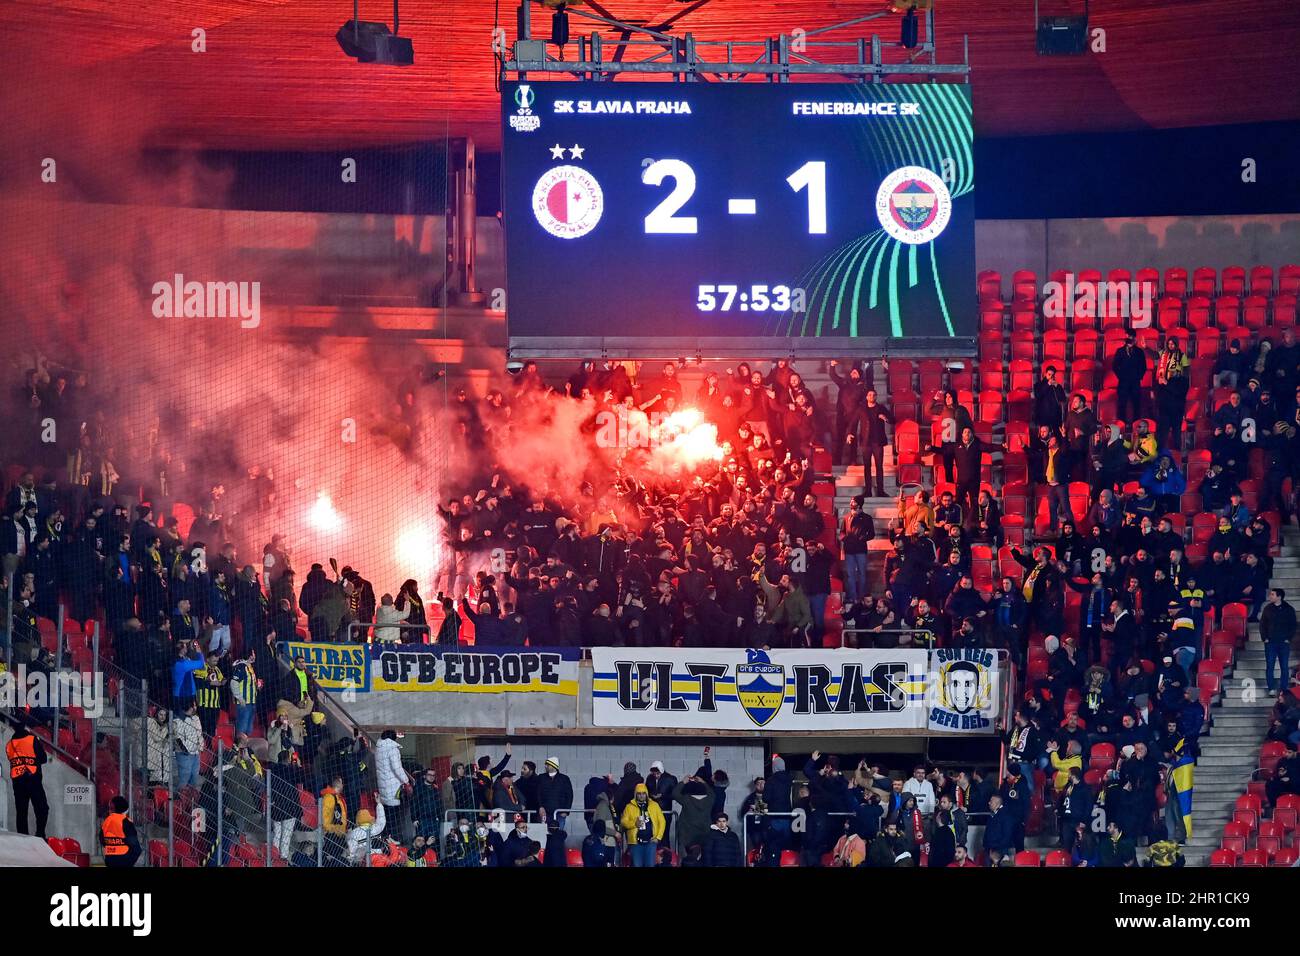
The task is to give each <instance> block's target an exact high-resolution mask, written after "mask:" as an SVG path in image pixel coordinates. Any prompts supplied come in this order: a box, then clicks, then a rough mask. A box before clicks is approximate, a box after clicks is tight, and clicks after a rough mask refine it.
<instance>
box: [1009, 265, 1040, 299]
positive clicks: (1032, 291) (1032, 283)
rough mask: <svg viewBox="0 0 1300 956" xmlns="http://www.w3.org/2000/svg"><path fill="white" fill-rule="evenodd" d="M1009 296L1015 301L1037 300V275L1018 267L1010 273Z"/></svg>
mask: <svg viewBox="0 0 1300 956" xmlns="http://www.w3.org/2000/svg"><path fill="white" fill-rule="evenodd" d="M1011 297H1012V299H1013V300H1014V301H1016V302H1037V301H1038V276H1037V275H1035V274H1034V273H1033V272H1031V271H1030V270H1028V269H1018V270H1017V271H1016V272H1014V273H1012V275H1011Z"/></svg>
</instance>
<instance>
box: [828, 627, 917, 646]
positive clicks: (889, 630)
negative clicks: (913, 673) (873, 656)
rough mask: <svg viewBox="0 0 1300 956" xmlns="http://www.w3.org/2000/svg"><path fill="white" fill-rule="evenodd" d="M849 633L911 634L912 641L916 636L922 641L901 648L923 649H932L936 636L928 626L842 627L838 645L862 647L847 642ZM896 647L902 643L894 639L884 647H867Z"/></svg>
mask: <svg viewBox="0 0 1300 956" xmlns="http://www.w3.org/2000/svg"><path fill="white" fill-rule="evenodd" d="M850 634H854V635H857V634H868V635H869V634H896V635H903V634H910V635H912V638H913V640H914V641H915V640H916V638H917V636H920V638H921V639H922V640H923V641H924V643H920V644H914V645H913V646H912V647H910V648H903V649H904V650H923V651H928V650H932V649H933V648H934V647H935V639H936V637H937V635H936V634H935V633H934V631H931V630H929V629H928V628H918V627H881V628H870V629H867V628H860V627H846V628H844V630H843V631H841V632H840V647H850V646H854V647H858V648H862V646H863V645H862V644H856V645H850V644H849V643H848V638H849V635H850ZM898 647H902V645H901V644H900V643H899V642H898V641H894V643H892V644H887V645H885V646H884V647H876V648H869V649H875V650H894V649H895V648H898Z"/></svg>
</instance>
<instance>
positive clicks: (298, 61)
mask: <svg viewBox="0 0 1300 956" xmlns="http://www.w3.org/2000/svg"><path fill="white" fill-rule="evenodd" d="M596 3H597V5H598V6H599V7H600V8H601V9H604V10H606V11H608V12H609V13H610V14H612V15H614V16H617V17H620V18H624V19H628V20H635V21H639V22H646V23H650V24H661V23H663V22H664V21H665V20H666V19H668V18H671V17H675V16H678V15H680V19H678V20H677V21H676V22H675V23H674V24H673V25H672V26H671V27H670V29H671V30H672V31H674V32H677V33H682V32H685V31H687V30H690V31H692V32H694V33H695V34H696V35H697V37H699V38H701V39H708V38H715V39H716V38H733V39H760V38H762V37H764V36H770V35H776V34H777V33H780V32H783V31H786V32H788V31H791V30H793V29H795V28H796V27H799V28H803V29H806V30H811V29H814V28H816V27H818V26H824V25H826V24H829V23H833V22H837V21H841V20H844V19H848V18H852V17H855V16H862V15H864V14H867V13H872V12H875V11H878V10H880V9H882V8H883V6H884V3H885V0H783V2H778V0H703V2H693V3H684V2H679V0H596ZM497 5H498V0H442V2H437V3H431V2H416V0H407V2H406V3H405V4H403V9H402V11H401V12H402V21H401V32H402V33H403V34H408V35H410V36H411V37H412V38H413V40H414V44H415V51H416V65H415V66H414V67H410V68H406V69H401V68H396V67H380V66H373V65H363V64H358V63H356V62H354V61H352V60H350V59H349V58H348V57H346V56H345V55H344V54H343V53H342V51H340V49H339V48H338V45H337V44H336V42H335V40H334V34H335V31H336V30H337V29H338V27H339V26H340V25H341V24H342V22H343V21H344V20H345V19H347V18H348V17H349V16H350V14H351V4H349V3H347V2H346V0H169V2H159V0H8V2H6V3H4V4H3V5H0V54H3V56H4V58H3V62H5V63H6V66H5V72H6V74H7V76H6V85H8V86H10V88H11V90H12V89H13V87H14V86H17V87H19V88H22V89H32V90H35V91H38V92H37V95H39V96H41V97H42V98H44V97H47V96H54V97H56V98H57V96H58V95H59V93H60V92H63V93H65V94H67V95H68V96H75V97H77V98H79V99H80V100H81V101H82V103H83V106H84V105H85V101H86V100H87V98H89V97H93V98H94V99H95V101H96V103H97V106H98V107H99V110H100V115H101V116H102V117H103V121H104V122H109V121H113V122H124V121H125V120H124V119H123V118H122V117H121V115H120V114H121V113H122V112H123V111H129V112H130V113H131V114H132V115H133V116H134V121H136V122H139V123H141V124H142V125H143V124H146V123H147V125H148V128H149V133H148V135H149V138H150V139H151V140H152V141H154V142H158V143H159V144H164V143H168V142H170V143H187V144H190V145H197V146H203V147H214V148H236V149H317V148H324V147H335V146H343V145H351V146H358V147H365V146H379V145H386V144H396V143H414V142H421V141H428V140H431V139H436V138H438V137H440V136H443V135H453V136H461V135H470V136H472V137H473V138H474V139H475V141H476V142H477V144H478V146H479V148H480V149H482V150H495V149H496V148H497V147H498V146H499V143H500V130H499V118H498V117H499V105H498V99H497V94H496V92H495V89H494V85H495V84H494V78H495V69H494V60H493V55H492V51H491V38H492V29H493V24H494V22H495V21H494V17H495V15H496V8H497ZM1043 5H1044V10H1045V11H1049V12H1060V11H1065V10H1069V9H1070V8H1072V7H1073V8H1076V10H1077V9H1081V6H1082V4H1081V2H1080V0H1043ZM499 7H500V22H501V24H502V25H503V26H504V27H506V30H507V35H508V36H509V37H510V38H511V39H513V37H514V10H515V0H499ZM361 12H362V16H363V18H365V17H369V18H371V19H385V18H387V17H390V16H391V12H392V11H391V6H390V5H389V4H388V3H387V2H386V0H363V2H362V4H361ZM938 14H939V24H940V30H939V56H940V60H941V61H946V62H956V61H959V60H960V59H961V53H962V42H961V38H962V36H963V34H966V35H969V37H970V56H971V62H972V65H973V68H974V73H973V84H972V86H973V95H974V99H975V117H976V123H977V130H978V133H979V134H980V135H983V136H1007V135H1017V134H1040V133H1063V132H1090V131H1107V130H1131V129H1143V128H1168V127H1179V126H1200V125H1213V124H1226V123H1248V122H1266V121H1278V120H1297V119H1300V95H1297V93H1296V91H1297V90H1300V3H1296V2H1295V0H1257V2H1255V3H1252V4H1249V5H1242V4H1235V3H1228V2H1225V0H1179V2H1167V3H1151V2H1138V0H1093V3H1092V9H1091V14H1092V23H1093V25H1094V26H1099V27H1102V28H1104V29H1105V30H1106V52H1105V53H1100V54H1098V53H1092V54H1088V55H1085V56H1079V57H1039V56H1037V55H1036V54H1035V51H1034V29H1033V13H1032V5H1031V4H1030V2H1029V0H1004V2H1000V3H999V2H989V0H939V4H938ZM534 22H535V24H537V25H539V26H542V27H546V26H547V24H546V21H545V20H544V19H543V18H542V17H538V18H537V19H535V21H534ZM875 25H877V24H868V25H866V26H865V27H862V28H857V29H858V30H859V32H858V33H853V32H852V28H851V29H850V31H847V32H846V33H845V37H846V38H850V37H856V36H860V35H869V30H870V27H871V26H875ZM196 27H202V28H203V29H204V30H205V31H206V43H207V52H205V53H194V52H191V48H190V47H191V31H192V30H194V29H195V28H196ZM589 29H590V27H589V26H587V25H585V24H583V23H582V22H580V21H578V20H575V21H574V24H573V32H574V33H575V34H576V33H578V32H589ZM878 29H879V32H880V33H881V34H882V36H884V37H885V38H886V39H890V40H894V39H897V36H898V32H897V31H898V20H897V18H896V17H891V18H890V19H889V20H886V21H884V22H883V24H882V25H880V26H879V27H878ZM33 51H39V52H33ZM572 55H573V53H572V47H570V56H572ZM56 80H57V84H56V86H54V87H46V86H44V85H43V84H45V83H46V82H47V81H49V82H55V81H56ZM115 114H117V115H116V118H115Z"/></svg>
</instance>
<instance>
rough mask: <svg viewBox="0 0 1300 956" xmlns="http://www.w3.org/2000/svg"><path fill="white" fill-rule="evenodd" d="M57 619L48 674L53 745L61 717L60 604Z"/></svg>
mask: <svg viewBox="0 0 1300 956" xmlns="http://www.w3.org/2000/svg"><path fill="white" fill-rule="evenodd" d="M57 618H58V620H57V625H56V627H55V631H54V635H55V637H54V672H53V673H52V674H50V681H51V684H52V686H51V687H50V690H51V692H52V693H51V697H52V700H51V701H50V704H51V706H53V707H54V731H53V734H52V735H51V738H50V739H51V740H53V741H54V743H55V745H57V744H58V742H59V725H60V723H61V720H60V718H61V717H62V716H63V694H62V693H61V692H60V690H59V687H60V686H61V685H62V682H61V681H60V680H59V676H60V675H61V674H62V673H63V605H62V604H61V603H60V604H59V613H58V615H57ZM64 686H66V685H64Z"/></svg>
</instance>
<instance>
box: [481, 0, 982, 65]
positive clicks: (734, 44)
mask: <svg viewBox="0 0 1300 956" xmlns="http://www.w3.org/2000/svg"><path fill="white" fill-rule="evenodd" d="M534 3H538V4H539V5H540V3H541V0H521V2H520V4H519V9H518V34H519V35H518V37H517V38H516V42H515V45H514V48H513V50H512V53H511V58H510V59H507V60H503V61H501V68H500V75H501V79H502V80H506V79H510V74H514V78H516V79H520V80H522V79H526V78H527V75H528V74H529V73H551V74H567V75H568V76H570V77H573V78H576V79H581V80H590V81H595V82H600V81H607V80H612V79H614V77H615V76H617V75H619V74H625V73H630V74H634V75H636V76H637V77H638V78H639V79H644V78H646V77H648V76H651V75H667V76H671V77H672V79H673V80H674V81H675V82H688V83H691V82H700V81H701V80H717V81H721V82H731V83H735V82H740V81H741V80H744V79H746V78H747V77H750V76H762V77H766V79H767V80H768V82H771V83H788V82H790V78H791V77H792V76H822V77H835V76H837V77H841V78H843V79H846V80H854V81H857V82H862V83H865V82H871V83H880V82H883V81H884V80H885V78H886V77H890V76H897V77H903V78H907V79H912V80H914V81H915V80H919V79H921V78H923V77H931V78H933V79H935V80H950V81H951V80H956V81H959V82H962V83H970V73H971V68H970V41H969V38H968V37H966V36H963V37H962V62H960V63H940V62H939V61H938V53H937V50H936V47H935V39H934V38H935V35H936V34H935V13H934V5H933V3H930V4H927V5H926V9H925V32H924V38H923V39H922V40H921V41H920V42H919V43H918V44H917V46H916V47H915V48H913V49H907V48H906V47H904V46H903V45H902V43H901V42H899V41H897V40H894V41H889V40H883V39H882V38H881V37H880V36H879V35H877V34H872V36H871V39H870V41H868V40H867V39H866V38H859V39H856V40H820V39H814V37H817V36H820V35H822V34H825V33H830V32H832V31H835V30H842V29H844V28H846V27H851V26H857V25H859V24H863V23H867V22H871V21H875V20H880V19H883V18H886V17H891V16H892V15H891V14H890V13H889V12H888V11H881V12H879V13H871V14H867V15H866V16H861V17H855V18H853V19H851V20H844V21H842V22H840V23H833V24H829V25H827V26H824V27H818V28H817V29H815V30H808V31H806V32H804V33H802V34H800V35H799V36H798V37H792V36H789V35H786V34H781V35H780V36H778V37H768V38H766V39H762V40H698V39H697V38H696V37H695V36H694V34H691V33H685V34H683V35H681V36H674V35H672V34H669V33H665V32H663V31H664V30H665V29H666V28H667V27H669V26H671V25H672V24H673V23H674V22H675V21H676V20H678V19H680V18H681V17H682V16H685V15H686V14H688V13H690V12H691V11H692V10H694V9H697V8H698V7H699V6H702V4H701V3H696V4H692V5H691V6H690V7H688V8H686V9H685V10H683V11H682V12H681V13H679V14H677V15H675V16H673V17H670V18H668V19H667V20H666V21H665V22H664V23H662V24H656V25H655V26H647V25H644V24H635V23H627V22H625V21H622V20H616V19H614V18H612V17H607V16H603V15H601V14H600V13H593V12H590V11H587V10H580V9H568V10H567V11H566V13H567V14H568V15H570V16H574V17H581V18H583V19H585V20H589V21H592V22H593V23H595V24H598V25H599V26H603V27H605V28H607V29H610V30H613V31H614V32H616V33H618V34H619V40H618V42H617V44H616V46H615V50H614V53H613V54H612V55H609V56H607V55H606V52H605V46H606V42H605V40H604V39H603V38H602V37H601V35H600V32H599V29H596V30H593V31H592V32H591V33H590V34H585V35H579V36H578V37H577V46H578V58H577V59H576V60H560V59H556V58H554V57H552V56H550V55H548V54H547V52H546V43H545V42H542V41H540V40H538V39H535V38H534V37H533V35H532V6H533V4H534ZM918 5H919V4H918ZM633 37H644V39H633ZM630 47H636V48H640V49H645V50H646V51H647V53H651V55H648V56H647V58H645V59H640V60H630V61H629V60H626V59H624V56H625V54H626V52H627V51H628V48H630ZM703 49H710V50H711V49H716V50H718V51H719V52H720V53H722V54H724V55H725V58H724V59H720V60H719V59H714V60H710V59H704V58H701V53H702V50H703ZM816 50H824V51H830V50H835V51H838V52H839V53H840V55H842V54H843V52H844V51H846V50H847V51H850V52H851V53H852V60H851V61H849V62H836V63H827V62H822V61H819V60H817V59H815V58H814V51H816ZM886 50H891V51H893V50H900V51H902V53H903V55H904V57H905V61H904V62H893V63H887V62H885V51H886ZM755 53H756V54H757V55H756V56H753V57H752V58H747V55H749V54H755Z"/></svg>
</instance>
